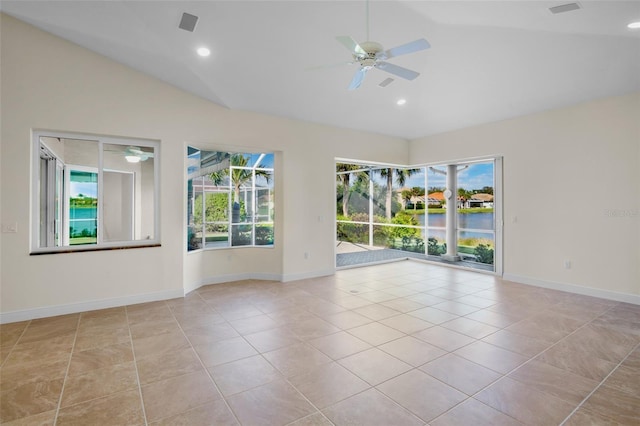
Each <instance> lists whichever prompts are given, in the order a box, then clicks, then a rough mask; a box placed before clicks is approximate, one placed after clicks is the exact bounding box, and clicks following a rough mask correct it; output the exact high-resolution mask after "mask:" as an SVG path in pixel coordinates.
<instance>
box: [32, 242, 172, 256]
mask: <svg viewBox="0 0 640 426" xmlns="http://www.w3.org/2000/svg"><path fill="white" fill-rule="evenodd" d="M161 246H162V245H161V244H160V243H155V244H144V245H135V246H113V247H87V248H76V247H69V248H62V249H56V250H46V249H43V250H38V251H33V252H31V253H29V255H31V256H39V255H41V254H59V253H85V252H91V251H107V250H129V249H139V248H152V247H161Z"/></svg>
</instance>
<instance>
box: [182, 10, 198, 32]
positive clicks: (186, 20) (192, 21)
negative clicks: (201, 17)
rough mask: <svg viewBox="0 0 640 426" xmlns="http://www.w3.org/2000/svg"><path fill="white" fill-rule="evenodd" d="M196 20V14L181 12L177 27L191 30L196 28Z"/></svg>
mask: <svg viewBox="0 0 640 426" xmlns="http://www.w3.org/2000/svg"><path fill="white" fill-rule="evenodd" d="M197 22H198V17H197V16H196V15H191V14H190V13H186V12H185V13H183V14H182V19H181V20H180V25H178V28H180V29H182V30H185V31H189V32H193V30H194V29H195V28H196V23H197Z"/></svg>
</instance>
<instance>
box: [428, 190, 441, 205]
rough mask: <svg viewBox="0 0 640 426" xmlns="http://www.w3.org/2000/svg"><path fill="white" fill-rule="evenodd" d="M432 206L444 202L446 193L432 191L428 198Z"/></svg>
mask: <svg viewBox="0 0 640 426" xmlns="http://www.w3.org/2000/svg"><path fill="white" fill-rule="evenodd" d="M427 202H428V203H429V205H430V206H440V205H443V204H444V194H443V193H442V192H432V193H431V194H429V196H428V198H427Z"/></svg>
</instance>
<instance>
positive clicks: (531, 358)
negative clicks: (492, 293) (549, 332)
mask: <svg viewBox="0 0 640 426" xmlns="http://www.w3.org/2000/svg"><path fill="white" fill-rule="evenodd" d="M615 306H617V303H616V304H615V305H612V306H610V307H609V308H607V310H606V311H604V312H602V313H601V314H599V315H598V316H596V317H593V318H591V319H590V320H589V321H588V322H586V323H584V324H583V325H581V326H580V327H578V328H577V329H575V330H574V331H572V332H571V333H569V334H567V335H566V336H564V337H563V338H561V339H560V340H558V341H557V342H556V343H554V344H553V345H551V346H549V347H548V348H546V349H544V350H543V351H540V352H538V353H537V354H535V355H534V356H532V357H530V358H529V359H528V360H527V361H525V362H523V363H522V364H520V365H518V366H516V367H514V368H513V369H511V370H510V371H508V372H507V373H504V374H503V373H500V372H499V371H496V373H498V374H502V377H500V378H498V379H497V380H494V381H493V382H491V383H489V384H488V385H486V386H484V387H483V388H482V389H480V390H478V391H476V392H475V393H474V394H473V395H470V396H469V398H467V399H465V400H464V401H461V402H459V403H458V404H456V405H454V406H453V407H451V408H450V409H449V410H447V411H445V412H444V413H442V414H441V415H439V416H438V417H441V416H444V415H445V414H447V413H448V412H450V411H451V410H453V409H455V408H456V407H458V406H459V405H461V404H463V403H464V402H465V401H467V400H468V399H474V400H475V396H476V395H478V394H479V393H481V392H482V391H484V390H485V389H487V388H489V387H490V386H492V385H494V384H495V383H497V382H499V381H500V380H502V379H504V378H505V377H507V376H508V375H509V374H511V373H513V372H514V371H516V370H517V369H519V368H520V367H523V366H525V365H527V364H528V363H530V362H531V361H534V360H535V359H536V358H537V357H538V356H540V355H542V354H543V353H545V352H547V351H548V350H550V349H552V348H553V347H555V346H556V345H558V344H560V343H561V342H562V341H563V340H565V339H566V338H568V337H569V336H571V335H573V334H575V333H577V332H578V331H579V330H581V329H582V328H584V327H586V326H588V325H589V324H590V323H591V322H592V321H593V320H594V319H596V318H598V317H599V316H601V315H603V314H605V313H606V312H607V311H609V310H610V309H613V308H614V307H615ZM531 316H534V315H529V316H527V317H526V318H523V319H522V320H520V321H524V320H526V319H527V318H530V317H531ZM516 322H519V321H516ZM504 329H506V327H503V328H501V329H500V330H498V331H501V330H504ZM498 331H496V332H494V333H491V334H489V335H488V336H490V335H492V334H495V333H497V332H498ZM514 334H518V333H514ZM518 335H519V336H522V337H525V338H529V337H528V336H525V335H521V334H518ZM488 336H485V337H488ZM477 341H482V339H477ZM485 343H487V344H488V345H491V346H495V347H497V348H499V349H502V350H505V351H508V352H512V353H514V354H517V355H522V354H518V353H517V352H513V351H511V350H509V349H505V348H501V347H500V346H497V345H493V344H491V343H488V342H485ZM469 345H470V344H469ZM465 346H468V345H465ZM638 346H640V344H638ZM463 347H464V346H463ZM456 350H457V349H456ZM632 352H633V351H632ZM450 353H451V354H453V352H450ZM454 355H455V354H454ZM457 356H459V355H457ZM628 356H629V354H628V355H627V357H628ZM627 357H625V359H626V358H627ZM462 358H464V357H462ZM464 359H466V358H464ZM467 361H469V362H473V363H474V364H477V363H475V362H474V361H471V360H467ZM478 365H481V364H478ZM481 366H482V367H485V366H483V365H481ZM485 368H489V367H485ZM556 368H559V367H556ZM616 369H617V367H616V368H614V369H613V370H612V371H611V372H610V373H609V374H608V375H607V377H609V375H611V374H612V373H613V372H614V371H615V370H616ZM489 370H492V369H490V368H489ZM561 370H563V371H567V372H569V373H571V371H568V370H565V369H564V368H561ZM492 371H495V370H492ZM572 374H575V373H572ZM580 377H582V376H580ZM436 379H437V378H436ZM437 380H438V379H437ZM511 380H516V379H511ZM605 380H606V378H605ZM516 381H517V382H518V383H521V384H523V385H525V386H528V385H527V384H526V383H522V382H520V381H519V380H516ZM442 383H444V382H442ZM445 384H447V383H445ZM449 386H451V385H449ZM598 387H600V385H598V386H596V388H595V389H594V390H593V391H592V392H591V393H590V394H589V395H588V396H587V397H586V398H588V397H589V396H590V395H591V394H593V392H595V390H596V389H597V388H598ZM538 392H541V393H544V394H545V395H551V394H548V393H546V392H543V391H538ZM463 393H464V392H463ZM551 396H553V397H555V398H558V397H556V396H554V395H551ZM586 398H585V400H586ZM558 399H560V400H561V401H564V400H563V399H562V398H558ZM478 402H480V403H482V404H484V402H482V401H478ZM565 402H568V401H565ZM583 402H584V400H583V401H582V402H581V403H580V404H579V405H578V407H576V408H575V409H574V410H573V411H572V412H571V413H570V414H569V416H568V417H567V418H565V419H564V421H563V422H562V424H564V422H566V421H567V420H568V419H569V417H571V415H573V413H574V412H575V411H576V410H577V409H578V408H579V406H581V405H582V403H583ZM485 405H487V404H485ZM487 406H488V407H491V406H489V405H487ZM491 408H494V407H491ZM494 409H495V408H494ZM497 411H499V412H500V413H502V414H504V415H506V416H509V417H511V418H513V419H515V417H513V416H511V415H509V414H508V413H505V412H503V411H500V410H497ZM438 417H437V418H438ZM434 420H435V419H434ZM515 420H517V421H520V420H518V419H515Z"/></svg>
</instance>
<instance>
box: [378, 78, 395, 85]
mask: <svg viewBox="0 0 640 426" xmlns="http://www.w3.org/2000/svg"><path fill="white" fill-rule="evenodd" d="M391 83H393V79H392V78H385V79H384V80H382V83H380V84H378V86H380V87H387V86H388V85H390V84H391Z"/></svg>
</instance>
